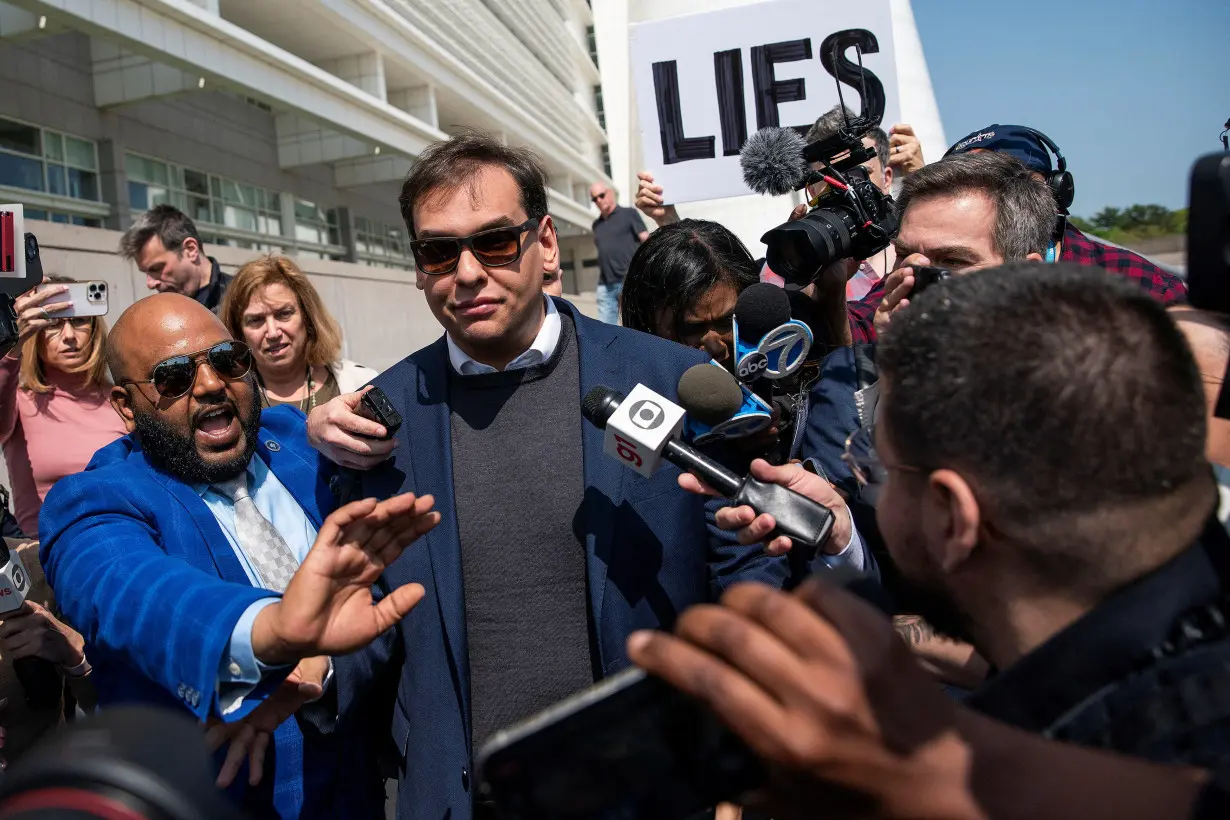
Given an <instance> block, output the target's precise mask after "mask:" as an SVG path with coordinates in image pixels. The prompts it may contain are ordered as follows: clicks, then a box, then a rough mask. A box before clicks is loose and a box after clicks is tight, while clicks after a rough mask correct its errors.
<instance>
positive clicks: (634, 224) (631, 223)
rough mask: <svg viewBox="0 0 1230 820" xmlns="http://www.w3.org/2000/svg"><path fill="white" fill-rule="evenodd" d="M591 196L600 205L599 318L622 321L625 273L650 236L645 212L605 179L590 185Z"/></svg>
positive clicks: (596, 224)
mask: <svg viewBox="0 0 1230 820" xmlns="http://www.w3.org/2000/svg"><path fill="white" fill-rule="evenodd" d="M589 198H590V199H591V200H593V203H594V204H595V205H597V206H598V218H597V219H595V220H594V244H595V245H597V246H598V318H599V319H601V320H602V321H604V322H606V323H607V324H611V325H617V324H619V294H620V293H621V292H622V291H623V289H624V274H626V273H627V272H628V263H629V262H631V261H632V254H634V253H636V249H637V246H638V245H640V244H641V243H642V242H644V241H645V240H646V239H647V238H648V237H649V231H647V230H645V223H644V222H643V221H641V215H640V214H638V213H637V212H636V211H635V210H633V209H632V208H624V207H622V206H621V205H619V203H618V202H616V200H615V191H614V190H612V189H611V188H608V187H607V186H606V185H604V184H602V183H601V182H595V183H594V184H593V185H591V186H589Z"/></svg>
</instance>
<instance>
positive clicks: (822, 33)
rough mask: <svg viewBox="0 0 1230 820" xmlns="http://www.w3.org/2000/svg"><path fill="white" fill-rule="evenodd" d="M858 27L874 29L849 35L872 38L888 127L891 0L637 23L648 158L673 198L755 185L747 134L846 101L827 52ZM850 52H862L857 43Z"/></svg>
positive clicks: (892, 68)
mask: <svg viewBox="0 0 1230 820" xmlns="http://www.w3.org/2000/svg"><path fill="white" fill-rule="evenodd" d="M847 31H861V32H866V33H865V34H856V35H852V36H851V35H847V36H846V37H844V38H843V39H842V41H843V42H853V40H854V39H861V40H862V42H864V43H867V44H869V45H870V46H871V48H867V47H864V48H863V53H862V62H863V66H864V68H866V70H867V71H868V72H869V73H870V75H874V77H875V79H876V80H877V81H878V82H879V83H880V84H881V85H882V86H883V88H884V96H885V100H886V104H885V111H884V119H883V123H882V125H883V127H884V128H885V130H887V129H888V128H889V127H890V126H891V125H892V124H893V123H894V122H897V121H898V119H897V117H898V116H899V110H900V108H899V105H898V97H897V72H896V60H895V57H894V54H895V52H894V50H893V30H892V17H891V15H890V12H889V0H861V2H859V3H849V2H844V0H768V2H763V3H752V4H749V5H746V6H739V7H737V8H729V9H723V10H720V11H714V12H706V13H703V14H690V15H684V16H681V17H671V18H668V19H665V20H656V21H653V22H648V23H639V24H637V25H634V26H631V27H630V54H631V59H632V80H633V84H634V88H635V93H636V105H637V113H638V114H639V116H640V123H641V135H640V136H641V144H642V146H643V150H644V158H645V165H646V167H647V169H648V170H649V171H651V172H652V173H653V175H654V179H655V181H656V182H657V183H658V184H660V185H662V187H663V191H664V193H665V195H666V198H667V201H668V202H672V203H678V202H695V201H699V200H706V199H718V198H722V197H731V196H743V195H746V194H748V193H750V191H749V190H748V188H747V186H746V185H745V184H744V182H743V172H742V171H741V169H740V168H739V157H738V148H739V147H741V145H742V141H743V140H745V139H746V136H747V135H751V134H754V133H756V131H758V130H759V129H760V127H761V126H762V125H765V124H768V125H780V126H782V127H788V126H810V125H811V124H812V123H813V122H815V121H816V119H817V118H818V117H820V115H822V114H824V113H825V112H826V111H828V110H829V109H831V108H832V107H833V106H835V105H837V102H838V94H837V81H836V80H835V79H834V75H833V74H830V73H829V71H828V70H826V68H825V65H824V64H823V62H822V59H821V57H822V53H823V51H824V44H825V42H826V39H827V38H829V37H831V36H832V35H835V34H837V33H838V32H847ZM830 42H831V41H830ZM872 48H874V49H875V50H874V51H872V50H871V49H872ZM823 56H824V57H825V59H826V60H828V59H829V57H828V55H823ZM838 59H839V60H841V59H843V58H842V57H839V58H838ZM844 60H847V61H849V62H850V63H855V64H856V63H857V61H858V52H857V51H856V49H855V48H854V47H853V46H850V47H848V48H846V49H845V51H844ZM837 73H838V74H842V73H843V71H842V70H841V69H840V68H838V69H837ZM844 73H846V74H847V75H848V74H849V73H850V72H849V70H848V69H847V70H846V71H845V72H844ZM849 82H850V83H852V84H843V85H842V88H841V93H842V95H843V96H844V97H845V102H846V106H847V107H849V108H850V109H851V110H852V111H854V113H855V114H858V113H859V112H860V110H861V108H862V98H861V96H860V95H859V91H858V80H857V79H854V80H850V81H849ZM774 120H776V122H774Z"/></svg>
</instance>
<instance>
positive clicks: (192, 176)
mask: <svg viewBox="0 0 1230 820" xmlns="http://www.w3.org/2000/svg"><path fill="white" fill-rule="evenodd" d="M184 190H185V191H187V192H188V193H190V194H200V195H201V196H203V197H206V198H208V197H209V179H208V177H207V176H206V175H205V174H202V173H201V172H200V171H193V170H191V169H188V168H185V169H184Z"/></svg>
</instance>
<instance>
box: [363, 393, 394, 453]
mask: <svg viewBox="0 0 1230 820" xmlns="http://www.w3.org/2000/svg"><path fill="white" fill-rule="evenodd" d="M356 412H357V413H358V414H359V415H360V416H362V417H363V418H365V419H368V420H369V421H374V422H376V423H377V424H379V425H381V426H383V427H384V429H385V430H387V431H388V433H387V434H386V435H385V437H384V440H386V441H387V440H388V439H391V438H392V437H393V435H394V434H395V433H396V432H397V431H398V430H400V429H401V413H398V412H397V410H395V409H394V408H393V403H392V402H390V401H389V397H388V396H386V395H385V393H384V391H383V390H381V389H380V388H379V387H373V388H372V389H371V390H368V391H367V392H366V393H364V394H363V398H361V399H360V400H359V408H358V410H357V411H356Z"/></svg>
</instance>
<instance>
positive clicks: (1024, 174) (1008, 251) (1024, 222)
mask: <svg viewBox="0 0 1230 820" xmlns="http://www.w3.org/2000/svg"><path fill="white" fill-rule="evenodd" d="M969 192H979V193H982V194H984V195H985V196H986V197H987V198H988V199H990V200H991V202H992V203H993V204H994V205H995V229H994V231H993V234H992V237H991V240H992V245H993V246H994V248H995V250H997V251H998V252H999V254H1000V256H1002V257H1003V258H1004V261H1005V262H1013V261H1016V260H1018V259H1024V258H1025V257H1026V256H1028V255H1029V254H1031V253H1044V252H1045V251H1046V249H1047V248H1048V247H1050V244H1051V237H1052V235H1053V234H1054V232H1055V219H1056V216H1057V213H1058V212H1057V211H1056V210H1055V197H1054V195H1053V194H1051V189H1050V188H1049V187H1048V186H1047V184H1046V183H1045V182H1043V181H1042V180H1040V179H1038V178H1037V177H1036V176H1034V175H1033V172H1032V171H1030V170H1029V169H1028V168H1026V167H1025V166H1024V165H1022V164H1021V163H1020V162H1018V161H1017V160H1016V159H1015V158H1013V157H1011V156H1008V155H1007V154H996V153H991V152H986V151H984V152H979V153H971V154H953V155H951V156H947V157H944V158H943V159H942V160H940V161H939V162H933V163H931V164H930V165H924V166H923V167H922V168H920V169H919V170H917V171H915V172H914V173H912V174H910V175H909V176H908V177H906V178H905V182H903V183H901V192H900V193H899V194H897V200H896V208H897V213H898V214H900V215H901V216H902V217H904V216H905V212H906V210H907V209H908V208H909V207H910V203H911V202H913V201H914V200H916V199H926V198H928V197H933V196H955V195H958V194H963V193H969Z"/></svg>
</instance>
